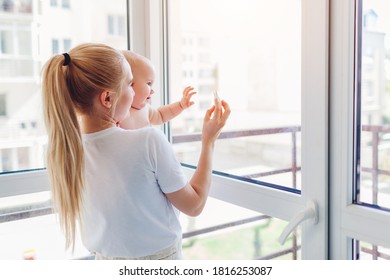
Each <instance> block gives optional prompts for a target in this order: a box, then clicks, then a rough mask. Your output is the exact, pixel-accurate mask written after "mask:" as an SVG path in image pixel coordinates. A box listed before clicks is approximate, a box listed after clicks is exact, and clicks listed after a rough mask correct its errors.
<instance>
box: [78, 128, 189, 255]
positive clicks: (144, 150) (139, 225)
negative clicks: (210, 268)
mask: <svg viewBox="0 0 390 280" xmlns="http://www.w3.org/2000/svg"><path fill="white" fill-rule="evenodd" d="M82 138H83V144H84V154H85V178H86V182H85V186H86V187H85V192H84V196H83V209H82V213H81V236H82V241H83V243H84V246H85V247H86V248H87V249H88V250H90V251H91V252H98V253H100V254H102V255H104V256H115V257H142V256H147V255H151V254H153V253H155V252H157V251H160V250H162V249H165V248H167V247H169V246H172V245H174V244H175V243H176V242H177V241H178V240H180V238H181V234H182V233H181V227H180V223H179V221H178V217H177V214H178V213H177V210H176V209H175V208H174V206H173V205H172V204H171V203H170V202H169V200H168V199H167V198H166V196H165V195H164V193H171V192H175V191H178V190H180V189H181V188H183V187H184V186H185V185H186V184H187V178H186V177H185V175H184V174H183V171H182V168H181V166H180V163H179V162H178V161H177V159H176V157H175V155H174V153H173V150H172V147H171V145H170V143H169V142H168V140H167V139H166V137H165V136H164V134H163V133H162V132H161V131H160V130H158V129H156V128H153V127H148V128H143V129H139V130H123V129H121V128H117V127H113V128H109V129H105V130H102V131H99V132H96V133H91V134H83V135H82Z"/></svg>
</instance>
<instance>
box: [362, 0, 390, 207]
mask: <svg viewBox="0 0 390 280" xmlns="http://www.w3.org/2000/svg"><path fill="white" fill-rule="evenodd" d="M389 18H390V3H389V2H388V1H377V0H363V1H362V19H361V25H360V27H361V32H360V33H361V57H360V59H361V60H360V64H361V77H358V79H360V83H359V84H360V85H361V86H360V91H361V100H360V104H361V106H360V108H358V110H360V123H361V137H360V165H359V166H360V167H361V169H360V180H359V182H358V183H359V184H358V191H357V193H356V194H357V195H356V201H357V202H358V203H368V204H372V205H378V206H381V207H384V208H390V160H389V159H390V126H389V124H390V36H389V35H390V22H389Z"/></svg>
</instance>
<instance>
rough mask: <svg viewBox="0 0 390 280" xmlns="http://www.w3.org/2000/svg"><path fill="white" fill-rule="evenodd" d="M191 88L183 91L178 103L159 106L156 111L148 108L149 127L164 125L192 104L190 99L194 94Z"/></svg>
mask: <svg viewBox="0 0 390 280" xmlns="http://www.w3.org/2000/svg"><path fill="white" fill-rule="evenodd" d="M193 89H194V88H193V87H186V88H185V89H184V90H183V97H182V99H181V100H180V102H175V103H172V104H169V105H165V106H161V107H159V108H158V109H157V110H156V109H153V108H152V107H149V121H150V124H151V125H160V124H163V123H166V122H168V121H170V120H171V119H173V118H174V117H176V116H177V115H179V114H180V113H181V112H183V110H184V109H187V108H188V107H190V106H192V105H193V104H194V102H193V101H191V97H192V96H193V95H194V94H195V93H196V92H195V91H193Z"/></svg>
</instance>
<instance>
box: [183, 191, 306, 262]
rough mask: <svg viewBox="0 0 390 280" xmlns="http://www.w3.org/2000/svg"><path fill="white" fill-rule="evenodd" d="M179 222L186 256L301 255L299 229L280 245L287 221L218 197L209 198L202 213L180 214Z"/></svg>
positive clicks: (251, 256) (275, 257)
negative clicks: (193, 214)
mask: <svg viewBox="0 0 390 280" xmlns="http://www.w3.org/2000/svg"><path fill="white" fill-rule="evenodd" d="M221 213H223V215H222V214H221ZM181 222H182V228H183V232H184V239H183V256H184V259H187V260H194V259H195V260H212V259H216V260H229V259H230V260H250V259H282V260H297V259H301V246H300V244H301V231H300V229H299V230H297V231H296V232H294V233H293V234H291V235H290V236H289V237H288V239H287V241H286V243H285V244H284V245H283V246H282V245H280V244H279V242H278V237H279V235H280V233H281V232H282V231H283V229H284V227H285V226H286V225H287V222H284V221H281V220H278V219H275V218H272V217H269V216H266V215H263V214H261V213H258V212H254V211H251V210H248V209H245V208H241V207H238V206H235V205H232V204H229V203H225V202H222V201H220V200H216V199H213V198H209V199H208V201H207V204H206V207H205V209H204V211H203V214H202V215H200V216H199V217H196V218H194V217H188V216H185V215H182V216H181Z"/></svg>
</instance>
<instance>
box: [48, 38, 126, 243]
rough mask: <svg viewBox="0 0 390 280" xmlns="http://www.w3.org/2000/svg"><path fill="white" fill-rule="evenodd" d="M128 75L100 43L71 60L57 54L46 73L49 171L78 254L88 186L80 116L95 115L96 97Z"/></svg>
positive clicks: (86, 47)
mask: <svg viewBox="0 0 390 280" xmlns="http://www.w3.org/2000/svg"><path fill="white" fill-rule="evenodd" d="M69 59H70V60H69ZM123 76H124V73H123V55H122V54H121V53H120V52H118V51H116V50H114V49H112V48H110V47H108V46H105V45H99V44H84V45H80V46H78V47H76V48H74V49H73V50H71V51H70V52H69V55H68V57H67V56H66V55H55V56H53V57H52V58H51V59H50V60H49V61H48V62H47V63H46V65H45V67H44V69H43V83H42V91H43V109H44V119H45V125H46V128H47V133H48V147H47V170H48V174H49V179H50V182H51V186H52V192H53V202H54V206H55V207H56V210H57V211H58V214H59V221H60V224H61V227H62V230H63V231H64V233H65V238H66V242H65V246H66V248H69V247H71V246H72V248H73V249H74V244H75V237H76V223H77V221H80V222H81V219H80V218H81V216H80V212H81V210H82V205H83V190H84V184H85V182H84V153H83V145H82V139H81V131H80V126H79V123H78V118H77V114H78V113H88V112H89V113H90V112H91V111H92V109H93V108H92V104H93V98H94V97H95V95H96V94H99V93H100V92H101V91H102V90H106V89H117V88H118V87H119V86H120V84H121V80H122V79H123Z"/></svg>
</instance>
